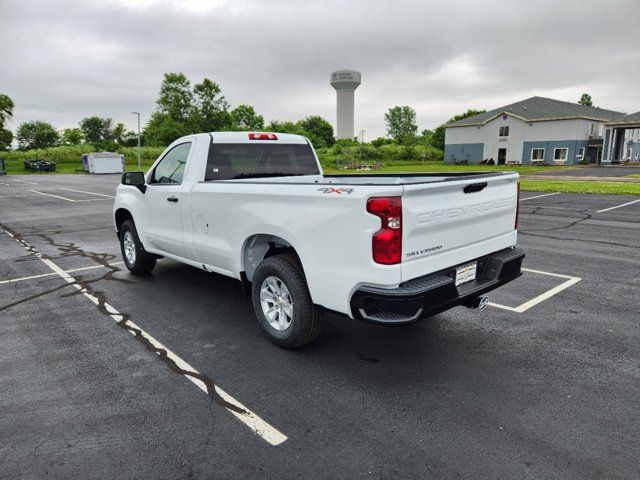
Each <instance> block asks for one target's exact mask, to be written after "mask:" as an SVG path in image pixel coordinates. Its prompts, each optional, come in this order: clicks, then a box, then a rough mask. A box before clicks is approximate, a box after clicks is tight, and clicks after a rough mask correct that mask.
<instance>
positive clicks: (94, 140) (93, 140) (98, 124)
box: [80, 117, 114, 147]
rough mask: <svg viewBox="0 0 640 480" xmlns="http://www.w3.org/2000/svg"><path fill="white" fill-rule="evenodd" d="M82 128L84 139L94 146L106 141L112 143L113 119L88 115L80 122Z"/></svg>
mask: <svg viewBox="0 0 640 480" xmlns="http://www.w3.org/2000/svg"><path fill="white" fill-rule="evenodd" d="M80 130H81V131H82V135H84V140H85V142H86V143H89V144H91V145H94V146H96V147H97V146H100V145H102V144H105V143H112V142H113V139H114V136H113V120H112V119H110V118H100V117H86V118H83V119H82V121H81V122H80Z"/></svg>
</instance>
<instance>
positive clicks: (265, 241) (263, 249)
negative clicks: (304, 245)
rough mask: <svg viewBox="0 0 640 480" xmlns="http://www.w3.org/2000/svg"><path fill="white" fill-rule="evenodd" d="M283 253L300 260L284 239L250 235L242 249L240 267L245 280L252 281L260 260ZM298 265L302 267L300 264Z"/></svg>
mask: <svg viewBox="0 0 640 480" xmlns="http://www.w3.org/2000/svg"><path fill="white" fill-rule="evenodd" d="M283 253H290V254H293V255H295V256H296V258H297V259H298V260H300V257H299V256H298V252H296V250H295V248H293V246H292V245H291V244H290V243H289V242H287V241H286V240H285V239H284V238H280V237H277V236H275V235H267V234H258V235H252V236H251V237H249V238H248V239H247V241H246V242H244V247H243V249H242V265H243V268H244V272H245V275H246V277H247V280H248V281H249V282H250V281H251V280H252V279H253V274H254V272H255V271H256V268H258V265H260V262H262V260H264V259H265V258H268V257H272V256H274V255H281V254H283ZM300 265H302V263H301V262H300Z"/></svg>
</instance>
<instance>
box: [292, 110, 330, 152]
mask: <svg viewBox="0 0 640 480" xmlns="http://www.w3.org/2000/svg"><path fill="white" fill-rule="evenodd" d="M298 126H299V127H300V129H301V130H302V131H303V132H305V133H306V136H307V137H309V140H311V143H312V144H313V146H314V147H316V148H325V147H331V146H333V144H334V143H335V138H334V137H333V127H332V126H331V124H330V123H329V122H327V121H326V120H325V119H324V118H322V117H321V116H319V115H311V116H309V117H305V118H303V119H302V120H300V121H299V122H298Z"/></svg>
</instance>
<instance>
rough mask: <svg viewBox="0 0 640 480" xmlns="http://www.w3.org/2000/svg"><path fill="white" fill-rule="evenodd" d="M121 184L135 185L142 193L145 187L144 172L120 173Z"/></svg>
mask: <svg viewBox="0 0 640 480" xmlns="http://www.w3.org/2000/svg"><path fill="white" fill-rule="evenodd" d="M122 184H123V185H129V186H132V187H137V188H138V190H140V191H141V192H142V193H144V192H145V190H146V189H147V186H146V184H145V180H144V172H124V173H123V174H122Z"/></svg>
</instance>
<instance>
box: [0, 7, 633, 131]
mask: <svg viewBox="0 0 640 480" xmlns="http://www.w3.org/2000/svg"><path fill="white" fill-rule="evenodd" d="M638 14H640V8H639V5H638V2H637V0H612V1H607V2H604V1H601V0H600V1H591V0H575V1H574V0H562V1H559V0H551V1H547V0H543V1H535V0H530V1H526V2H523V1H515V0H514V1H511V2H508V1H504V0H500V1H497V0H496V1H494V0H482V1H476V0H467V1H455V0H448V1H442V0H439V1H427V0H422V1H420V0H414V1H409V0H393V1H382V0H368V1H365V0H363V1H349V0H316V1H303V0H297V1H296V0H290V1H285V0H282V1H279V0H261V1H260V0H258V1H253V0H248V1H245V0H100V1H95V2H90V1H88V0H85V1H80V0H75V1H74V0H68V1H65V0H60V1H58V0H46V1H45V0H0V92H1V93H6V94H8V95H9V96H10V97H12V98H13V100H14V101H15V103H16V109H15V116H14V119H13V122H12V124H11V127H12V128H13V129H14V130H15V128H16V127H17V125H18V124H19V123H21V122H23V121H27V120H34V119H40V120H46V121H49V122H51V123H53V124H54V125H56V127H58V128H65V127H72V126H77V123H78V122H79V121H80V119H82V118H83V117H85V116H89V115H99V116H105V117H112V118H113V119H114V120H115V121H116V122H123V123H125V124H126V125H128V126H129V127H131V128H133V127H134V125H135V119H134V117H133V116H132V115H130V114H129V113H128V112H131V111H135V110H137V111H140V112H141V113H142V115H143V121H145V120H146V119H148V117H149V115H150V114H151V112H152V111H153V110H154V108H155V99H156V97H157V94H158V90H159V86H160V82H161V80H162V75H163V73H164V72H183V73H185V74H186V75H187V76H188V77H189V78H190V79H191V81H192V82H193V83H196V82H199V81H200V80H201V79H202V78H203V77H208V78H211V79H212V80H214V81H216V82H218V83H219V84H220V86H221V87H222V89H223V92H224V94H225V96H226V97H227V100H228V101H229V102H230V103H231V104H232V105H238V104H240V103H246V104H249V105H253V106H254V107H255V108H256V110H257V111H258V112H259V113H261V114H263V115H264V116H265V118H266V119H267V120H270V119H279V120H297V119H299V118H302V117H304V116H306V115H310V114H319V115H322V116H323V117H325V118H327V119H328V120H329V121H331V122H332V123H333V124H334V126H335V92H334V91H333V89H332V88H331V87H330V86H329V74H330V72H331V71H332V70H336V69H340V68H352V69H356V70H359V71H361V72H362V79H363V81H362V85H361V86H360V88H359V89H358V90H357V92H356V130H357V131H359V130H366V131H367V133H366V135H365V137H366V138H374V137H376V136H379V135H383V134H384V131H385V126H384V113H385V111H386V110H387V109H388V108H389V107H392V106H394V105H411V106H412V107H414V108H415V109H416V111H417V113H418V124H419V126H420V128H421V129H422V128H433V127H435V126H437V125H438V124H440V123H442V122H443V121H444V120H446V119H447V118H448V117H450V116H452V115H453V114H456V113H458V112H460V111H464V110H466V109H467V108H468V107H473V108H487V109H490V108H496V107H499V106H502V105H506V104H508V103H511V102H513V101H517V100H521V99H524V98H527V97H530V96H533V95H540V96H548V97H552V98H557V99H560V100H567V101H577V100H578V98H579V97H580V94H581V93H583V92H589V93H591V95H592V96H593V98H594V101H595V103H596V105H597V106H600V107H603V108H609V109H612V110H619V111H625V112H629V111H638V110H640V88H639V81H640V37H639V36H638V22H637V16H638ZM629 19H633V20H632V21H630V20H629Z"/></svg>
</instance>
